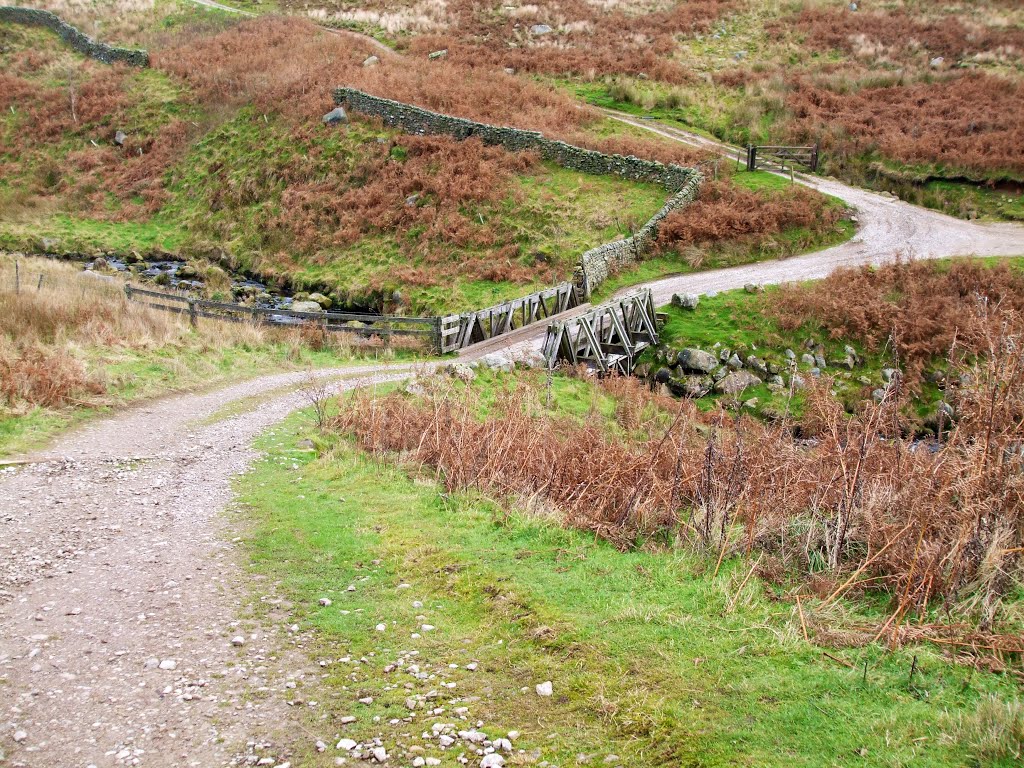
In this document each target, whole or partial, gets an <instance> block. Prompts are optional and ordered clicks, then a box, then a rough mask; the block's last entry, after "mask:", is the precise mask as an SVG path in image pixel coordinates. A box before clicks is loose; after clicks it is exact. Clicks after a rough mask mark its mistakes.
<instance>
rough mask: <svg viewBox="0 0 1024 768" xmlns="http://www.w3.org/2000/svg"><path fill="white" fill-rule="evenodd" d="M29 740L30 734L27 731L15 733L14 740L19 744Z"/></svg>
mask: <svg viewBox="0 0 1024 768" xmlns="http://www.w3.org/2000/svg"><path fill="white" fill-rule="evenodd" d="M27 738H28V734H27V733H26V732H25V731H22V730H18V731H15V732H14V740H15V741H16V742H18V743H19V744H20V743H21V742H23V741H24V740H25V739H27Z"/></svg>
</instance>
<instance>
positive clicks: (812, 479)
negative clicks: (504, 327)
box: [332, 313, 1024, 640]
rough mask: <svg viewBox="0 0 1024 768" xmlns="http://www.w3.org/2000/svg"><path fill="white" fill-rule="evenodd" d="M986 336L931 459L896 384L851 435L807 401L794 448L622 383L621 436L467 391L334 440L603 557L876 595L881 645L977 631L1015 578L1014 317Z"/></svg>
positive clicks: (349, 419)
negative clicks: (722, 561)
mask: <svg viewBox="0 0 1024 768" xmlns="http://www.w3.org/2000/svg"><path fill="white" fill-rule="evenodd" d="M1002 320H1003V325H1002V326H1001V327H1002V329H1003V330H1002V331H1001V335H999V336H997V337H996V336H993V337H991V338H990V346H989V352H988V353H987V355H986V357H985V359H986V360H988V361H990V362H988V363H985V364H983V365H982V364H976V365H975V366H974V367H973V373H972V378H971V379H969V381H970V383H965V384H964V385H962V386H960V387H958V388H956V390H955V391H952V390H951V391H950V392H949V393H948V397H949V399H950V401H951V403H952V404H953V408H954V412H955V414H956V418H955V420H953V421H952V423H951V424H950V426H949V432H948V439H947V440H946V442H945V444H944V445H943V447H942V449H941V450H938V451H929V450H927V449H924V448H922V447H921V446H919V445H918V444H916V443H915V442H913V441H912V440H909V439H905V438H903V437H902V429H901V424H900V419H899V415H898V414H899V410H900V405H901V398H902V397H903V393H902V391H901V389H900V387H899V385H898V380H897V383H894V384H892V385H891V386H890V390H889V391H888V392H887V394H886V396H885V397H884V398H883V399H882V401H881V402H878V403H876V402H873V401H871V400H868V401H867V402H865V403H863V404H862V405H861V407H860V408H859V410H858V411H857V412H856V413H855V414H854V415H853V416H852V417H850V416H848V415H847V414H846V412H845V409H844V407H843V405H842V404H841V403H840V402H839V401H838V400H837V399H836V398H835V397H834V396H833V395H832V393H831V388H830V382H828V381H827V380H822V381H820V382H817V383H812V384H811V385H810V391H809V393H808V397H807V402H806V406H805V409H806V410H805V416H804V417H803V418H804V420H803V424H802V430H801V433H802V434H803V435H805V436H806V435H813V437H814V442H813V444H810V445H809V444H807V443H804V442H799V441H797V440H795V439H794V436H793V434H794V433H793V431H792V430H791V429H789V428H788V427H787V426H786V425H785V424H781V423H780V424H772V425H765V424H761V423H759V422H756V421H753V420H752V419H750V418H748V417H732V416H729V415H727V414H726V413H725V412H724V411H721V412H719V413H717V414H712V415H709V416H701V415H699V414H698V413H697V411H696V409H695V407H694V406H693V405H692V404H691V403H689V402H685V401H684V402H682V403H678V404H674V405H673V406H672V410H671V411H666V410H665V408H664V405H665V404H664V403H659V402H658V401H657V400H656V399H648V400H647V402H646V403H643V404H641V398H643V397H644V393H643V390H642V389H641V388H640V385H635V387H634V388H628V387H626V386H625V385H623V384H621V383H617V384H612V385H611V386H612V387H613V388H614V389H613V390H612V391H613V392H614V393H615V396H616V397H617V399H618V400H619V401H620V407H619V411H618V413H619V418H620V420H621V422H622V424H623V425H624V426H625V427H626V429H627V432H626V433H625V434H622V433H617V434H616V433H610V432H609V431H608V429H607V427H606V426H605V425H603V424H602V423H600V422H598V421H594V420H587V421H584V422H583V423H580V422H579V421H577V420H573V419H567V418H564V417H554V416H550V415H538V414H539V413H542V410H543V409H542V408H541V406H540V402H539V399H540V397H541V396H540V393H539V390H538V389H531V388H529V387H528V386H519V387H517V388H516V389H515V390H514V391H512V392H510V393H499V395H498V396H497V402H496V403H493V404H489V405H488V407H487V408H486V409H485V408H483V407H482V404H481V402H480V401H479V399H478V398H479V395H477V394H475V393H474V392H473V391H472V390H470V391H469V392H468V393H466V394H458V393H455V392H453V391H449V389H447V388H446V387H445V386H444V385H442V384H439V385H437V386H435V388H433V389H430V390H428V394H427V396H426V397H425V399H423V400H417V399H415V398H411V397H408V396H406V395H403V394H392V395H388V396H386V397H383V398H377V399H374V398H373V396H372V395H370V394H366V393H364V394H362V395H360V396H358V397H357V398H356V400H355V402H354V403H353V407H351V408H348V409H346V410H345V412H343V413H341V414H339V415H338V416H337V417H336V418H335V419H334V420H333V421H332V426H333V428H335V429H337V430H339V431H344V432H348V433H351V434H353V435H354V436H355V437H356V439H357V441H358V442H359V444H360V445H361V446H363V447H364V448H366V449H368V450H371V451H375V452H399V453H401V454H402V455H404V456H406V457H408V458H409V459H410V460H412V461H415V462H417V463H422V464H425V465H427V466H430V467H435V468H436V470H437V473H438V476H439V479H440V480H441V481H442V482H443V483H444V484H445V485H446V486H447V487H448V488H449V489H451V490H454V489H461V488H469V487H479V488H483V489H485V490H488V491H491V492H495V493H497V494H500V495H508V496H512V497H517V498H523V499H534V498H543V499H544V500H545V501H546V502H547V503H548V504H550V505H551V506H553V507H554V508H557V509H559V510H561V513H562V515H563V519H564V521H565V523H566V524H568V525H572V526H576V527H580V528H584V529H586V530H591V531H594V532H595V533H597V534H599V535H601V536H604V537H606V538H608V539H609V540H611V541H613V542H615V543H616V544H618V545H619V546H623V547H625V546H630V545H632V544H633V543H634V542H635V541H636V540H637V538H638V537H650V536H658V535H663V534H664V535H668V536H671V537H674V538H675V539H676V540H677V541H678V542H679V543H680V544H687V545H690V546H695V547H697V548H700V549H710V550H712V551H715V552H721V553H724V552H726V551H740V552H745V553H747V554H757V553H766V554H770V555H772V556H774V557H776V558H777V559H778V560H779V561H780V562H781V563H784V564H785V566H786V567H787V568H790V569H794V570H796V571H798V572H803V573H804V574H806V575H807V576H808V577H813V576H814V575H815V574H836V575H839V579H840V580H841V584H840V586H839V587H837V588H836V589H835V590H833V591H832V593H831V594H830V595H828V597H827V600H828V599H834V597H835V596H837V595H839V594H841V593H842V592H843V591H845V590H848V589H851V588H854V587H856V586H857V585H858V584H860V583H861V582H864V583H868V584H870V585H871V586H872V588H876V589H877V588H885V589H887V590H888V591H889V593H890V594H891V595H892V599H893V605H894V609H893V614H892V617H891V618H890V620H889V621H888V622H887V623H886V624H885V625H884V626H883V627H882V628H881V632H882V633H885V632H888V633H890V636H891V637H892V638H894V639H896V640H898V638H899V637H900V634H899V628H900V626H901V624H902V623H903V622H904V621H905V619H906V618H907V617H909V616H915V615H916V616H923V615H924V612H925V611H926V609H927V608H928V607H929V606H930V605H931V604H932V603H933V602H934V601H941V602H943V603H945V604H946V605H947V606H948V607H953V606H957V607H958V608H959V609H960V610H962V611H964V612H966V613H969V614H970V615H973V616H975V617H976V618H977V619H978V621H979V622H980V624H981V626H982V628H988V627H989V626H991V625H992V624H993V623H994V621H995V617H996V614H997V613H998V607H999V604H1000V599H1001V596H1002V595H1004V594H1006V593H1007V591H1009V590H1010V589H1012V584H1013V583H1014V579H1015V578H1017V577H1018V576H1019V575H1020V565H1021V559H1020V552H1021V546H1022V538H1024V480H1022V478H1024V465H1022V461H1024V459H1022V453H1024V451H1022V449H1021V447H1020V446H1022V445H1024V426H1022V419H1021V416H1022V414H1024V386H1021V382H1022V377H1024V359H1022V358H1024V352H1022V351H1021V350H1022V349H1024V348H1022V346H1021V343H1022V342H1024V334H1022V330H1024V325H1022V324H1021V323H1020V320H1019V318H1018V316H1016V315H1014V314H1012V313H1003V315H1002ZM967 381H968V379H965V382H967ZM648 408H650V410H649V411H648V413H649V415H648V416H647V417H644V416H643V414H644V412H645V411H646V410H647V409H648ZM481 412H483V413H486V415H485V416H483V417H481V416H479V415H478V414H479V413H481ZM827 600H826V602H827Z"/></svg>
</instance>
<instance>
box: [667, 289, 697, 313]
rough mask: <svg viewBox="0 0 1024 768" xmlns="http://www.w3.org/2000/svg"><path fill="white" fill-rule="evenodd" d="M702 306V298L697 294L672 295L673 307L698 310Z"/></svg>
mask: <svg viewBox="0 0 1024 768" xmlns="http://www.w3.org/2000/svg"><path fill="white" fill-rule="evenodd" d="M698 304H700V296H698V295H697V294H696V293H682V294H680V293H674V294H672V306H673V307H679V308H680V309H690V310H693V309H696V308H697V305H698Z"/></svg>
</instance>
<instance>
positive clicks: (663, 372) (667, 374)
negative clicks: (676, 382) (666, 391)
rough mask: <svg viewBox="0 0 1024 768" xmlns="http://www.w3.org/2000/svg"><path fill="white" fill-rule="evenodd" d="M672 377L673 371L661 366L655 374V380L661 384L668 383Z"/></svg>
mask: <svg viewBox="0 0 1024 768" xmlns="http://www.w3.org/2000/svg"><path fill="white" fill-rule="evenodd" d="M671 378H672V371H670V370H669V369H668V368H659V369H658V370H657V372H656V373H655V374H654V380H655V381H656V382H658V383H659V384H668V382H669V381H670V380H671Z"/></svg>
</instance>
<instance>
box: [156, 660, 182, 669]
mask: <svg viewBox="0 0 1024 768" xmlns="http://www.w3.org/2000/svg"><path fill="white" fill-rule="evenodd" d="M177 667H178V662H176V661H175V660H174V659H164V660H163V661H161V662H160V669H166V670H171V669H177Z"/></svg>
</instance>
